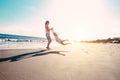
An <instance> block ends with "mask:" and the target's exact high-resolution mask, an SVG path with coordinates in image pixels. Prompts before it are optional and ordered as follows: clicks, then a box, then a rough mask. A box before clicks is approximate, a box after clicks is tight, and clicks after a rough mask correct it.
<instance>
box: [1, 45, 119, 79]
mask: <svg viewBox="0 0 120 80" xmlns="http://www.w3.org/2000/svg"><path fill="white" fill-rule="evenodd" d="M119 75H120V44H119V45H118V44H91V43H89V44H85V43H75V44H70V45H65V46H62V45H57V46H56V47H55V46H54V47H52V49H51V50H46V49H41V50H40V49H16V50H15V49H10V50H0V80H120V76H119Z"/></svg>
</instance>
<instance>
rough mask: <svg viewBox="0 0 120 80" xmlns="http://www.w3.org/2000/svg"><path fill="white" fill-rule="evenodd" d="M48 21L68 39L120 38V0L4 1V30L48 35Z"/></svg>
mask: <svg viewBox="0 0 120 80" xmlns="http://www.w3.org/2000/svg"><path fill="white" fill-rule="evenodd" d="M46 20H49V21H50V27H53V28H54V30H55V31H56V32H57V33H58V34H59V36H60V37H61V38H64V39H71V40H91V39H103V38H112V37H120V0H0V33H7V34H17V35H27V36H37V37H45V28H44V23H45V21H46ZM51 37H53V35H52V34H51Z"/></svg>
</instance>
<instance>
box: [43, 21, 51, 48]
mask: <svg viewBox="0 0 120 80" xmlns="http://www.w3.org/2000/svg"><path fill="white" fill-rule="evenodd" d="M49 23H50V22H49V21H48V20H47V21H46V22H45V31H46V37H47V40H48V43H47V47H46V48H47V49H48V50H49V49H50V47H49V46H50V43H51V41H52V40H51V37H50V30H51V29H50V28H49Z"/></svg>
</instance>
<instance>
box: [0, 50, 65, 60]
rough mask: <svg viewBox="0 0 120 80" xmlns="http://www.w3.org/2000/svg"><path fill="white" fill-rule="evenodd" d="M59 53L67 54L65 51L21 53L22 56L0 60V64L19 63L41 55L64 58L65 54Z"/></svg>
mask: <svg viewBox="0 0 120 80" xmlns="http://www.w3.org/2000/svg"><path fill="white" fill-rule="evenodd" d="M61 52H67V51H48V50H40V51H36V52H30V53H23V54H20V55H15V56H11V57H6V58H0V62H5V61H10V62H14V61H19V60H22V59H26V58H31V57H36V56H43V55H48V54H58V55H62V56H65V54H63V53H61Z"/></svg>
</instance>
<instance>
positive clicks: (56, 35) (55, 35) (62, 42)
mask: <svg viewBox="0 0 120 80" xmlns="http://www.w3.org/2000/svg"><path fill="white" fill-rule="evenodd" d="M51 31H52V33H53V35H54V37H55V40H56V41H57V42H58V43H60V44H62V45H66V44H69V43H64V42H65V41H67V40H62V39H60V38H59V37H58V34H57V33H56V32H55V31H54V29H53V28H52V29H51Z"/></svg>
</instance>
